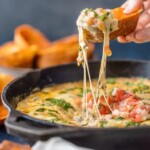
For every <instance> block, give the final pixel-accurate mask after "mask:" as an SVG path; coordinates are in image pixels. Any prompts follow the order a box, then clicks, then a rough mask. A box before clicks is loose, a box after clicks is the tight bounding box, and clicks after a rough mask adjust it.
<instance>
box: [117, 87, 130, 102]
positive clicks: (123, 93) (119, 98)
mask: <svg viewBox="0 0 150 150" xmlns="http://www.w3.org/2000/svg"><path fill="white" fill-rule="evenodd" d="M130 96H132V95H131V94H130V93H127V92H126V91H125V90H122V89H117V91H116V95H115V100H116V101H122V100H125V99H127V98H129V97H130Z"/></svg>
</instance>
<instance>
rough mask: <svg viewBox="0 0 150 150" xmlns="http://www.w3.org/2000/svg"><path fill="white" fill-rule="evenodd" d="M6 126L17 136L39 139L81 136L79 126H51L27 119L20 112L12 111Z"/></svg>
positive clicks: (8, 130)
mask: <svg viewBox="0 0 150 150" xmlns="http://www.w3.org/2000/svg"><path fill="white" fill-rule="evenodd" d="M5 127H6V130H7V132H8V133H10V134H12V135H16V136H22V137H24V138H27V139H30V140H33V141H37V140H47V139H48V138H50V137H54V136H61V137H64V138H69V137H72V136H73V137H78V136H81V132H80V129H79V128H75V127H66V126H61V125H60V126H50V125H44V124H41V123H37V122H34V121H31V120H29V119H25V118H23V117H21V116H20V115H19V114H18V113H12V112H11V113H10V115H9V117H8V118H7V119H6V120H5Z"/></svg>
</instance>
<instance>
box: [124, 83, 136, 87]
mask: <svg viewBox="0 0 150 150" xmlns="http://www.w3.org/2000/svg"><path fill="white" fill-rule="evenodd" d="M124 84H125V85H128V86H133V85H134V83H132V82H125V83H124Z"/></svg>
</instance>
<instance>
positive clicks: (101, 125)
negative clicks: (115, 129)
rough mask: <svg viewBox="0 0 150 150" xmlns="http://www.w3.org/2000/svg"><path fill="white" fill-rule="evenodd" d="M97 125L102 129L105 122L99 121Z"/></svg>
mask: <svg viewBox="0 0 150 150" xmlns="http://www.w3.org/2000/svg"><path fill="white" fill-rule="evenodd" d="M99 124H100V127H101V128H104V125H105V124H107V121H100V122H99Z"/></svg>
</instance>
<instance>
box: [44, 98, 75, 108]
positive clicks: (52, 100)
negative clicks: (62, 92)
mask: <svg viewBox="0 0 150 150" xmlns="http://www.w3.org/2000/svg"><path fill="white" fill-rule="evenodd" d="M45 100H46V101H48V102H50V103H51V104H53V105H57V106H59V107H62V108H63V109H65V110H68V109H69V108H72V109H73V107H72V105H71V104H70V103H68V102H66V101H65V100H64V99H56V98H47V99H45Z"/></svg>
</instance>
